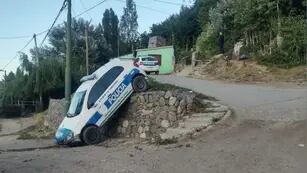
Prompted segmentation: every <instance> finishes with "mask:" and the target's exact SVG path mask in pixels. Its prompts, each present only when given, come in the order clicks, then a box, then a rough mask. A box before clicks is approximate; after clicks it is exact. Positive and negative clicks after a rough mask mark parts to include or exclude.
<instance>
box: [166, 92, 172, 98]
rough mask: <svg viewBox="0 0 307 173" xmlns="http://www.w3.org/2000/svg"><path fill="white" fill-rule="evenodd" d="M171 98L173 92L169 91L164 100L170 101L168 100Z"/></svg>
mask: <svg viewBox="0 0 307 173" xmlns="http://www.w3.org/2000/svg"><path fill="white" fill-rule="evenodd" d="M171 96H172V92H171V91H167V92H166V93H165V96H164V98H166V99H168V98H170V97H171Z"/></svg>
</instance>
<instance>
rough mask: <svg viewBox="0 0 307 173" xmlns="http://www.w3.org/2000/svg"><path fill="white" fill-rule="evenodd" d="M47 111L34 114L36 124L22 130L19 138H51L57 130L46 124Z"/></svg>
mask: <svg viewBox="0 0 307 173" xmlns="http://www.w3.org/2000/svg"><path fill="white" fill-rule="evenodd" d="M45 115H46V112H41V113H38V114H35V115H34V120H35V125H33V126H30V127H28V128H26V129H24V130H22V131H20V132H19V133H18V134H19V137H18V139H50V138H52V137H53V136H54V133H55V131H54V130H53V129H51V128H49V127H47V126H45V125H44V117H45Z"/></svg>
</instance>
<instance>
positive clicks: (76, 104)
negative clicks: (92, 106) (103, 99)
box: [67, 91, 86, 117]
mask: <svg viewBox="0 0 307 173" xmlns="http://www.w3.org/2000/svg"><path fill="white" fill-rule="evenodd" d="M85 93H86V92H85V91H82V92H76V93H75V94H74V96H73V98H72V100H71V103H70V107H69V110H68V113H67V116H68V117H74V116H77V115H79V114H80V112H81V110H82V106H83V102H84V96H85Z"/></svg>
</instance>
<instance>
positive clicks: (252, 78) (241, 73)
mask: <svg viewBox="0 0 307 173" xmlns="http://www.w3.org/2000/svg"><path fill="white" fill-rule="evenodd" d="M190 76H191V77H195V78H202V79H217V80H224V81H230V82H247V83H251V82H260V83H261V82H263V83H272V82H277V83H278V82H281V83H284V82H285V83H295V84H298V85H305V84H306V82H305V81H306V67H305V66H299V67H294V68H291V69H281V68H276V67H266V66H263V65H259V64H257V63H256V62H255V61H253V60H246V61H245V62H244V61H238V60H230V61H228V62H227V61H225V60H224V59H223V56H222V55H218V56H215V57H213V58H212V60H211V61H210V62H209V63H207V64H204V65H200V66H198V67H196V68H194V69H193V71H192V73H191V74H190Z"/></svg>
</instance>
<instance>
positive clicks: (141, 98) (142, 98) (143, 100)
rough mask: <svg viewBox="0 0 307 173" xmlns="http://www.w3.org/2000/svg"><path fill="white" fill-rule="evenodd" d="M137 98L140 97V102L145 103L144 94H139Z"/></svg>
mask: <svg viewBox="0 0 307 173" xmlns="http://www.w3.org/2000/svg"><path fill="white" fill-rule="evenodd" d="M139 98H140V101H141V103H145V98H144V96H142V95H141V96H140V97H139Z"/></svg>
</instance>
